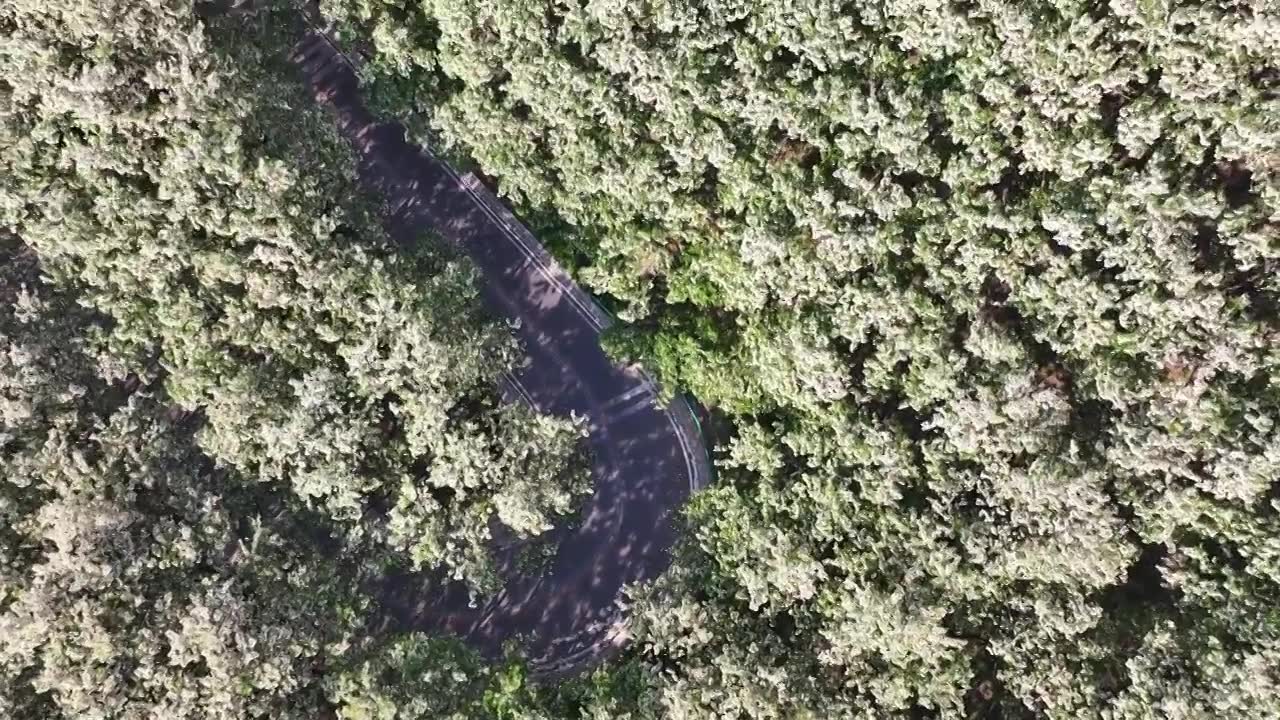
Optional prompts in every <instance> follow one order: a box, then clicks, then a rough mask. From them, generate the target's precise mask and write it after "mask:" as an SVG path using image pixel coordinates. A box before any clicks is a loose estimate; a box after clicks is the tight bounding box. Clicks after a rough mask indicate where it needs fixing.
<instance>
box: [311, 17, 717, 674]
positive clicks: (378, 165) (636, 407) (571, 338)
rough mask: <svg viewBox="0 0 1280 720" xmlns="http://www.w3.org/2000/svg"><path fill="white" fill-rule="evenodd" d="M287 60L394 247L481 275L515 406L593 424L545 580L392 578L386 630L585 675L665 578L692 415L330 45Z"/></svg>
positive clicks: (314, 37)
mask: <svg viewBox="0 0 1280 720" xmlns="http://www.w3.org/2000/svg"><path fill="white" fill-rule="evenodd" d="M293 60H294V62H295V64H296V65H297V66H298V67H299V68H300V69H301V71H302V74H303V76H304V78H305V79H306V81H307V82H308V84H309V86H310V88H311V90H312V93H313V94H314V95H315V97H316V99H317V101H319V102H321V103H322V104H324V105H326V106H328V107H329V108H330V109H331V110H332V112H333V115H334V116H335V118H336V120H337V124H338V127H339V129H340V130H341V132H342V134H343V136H344V137H346V139H347V140H348V141H349V142H350V143H351V146H352V148H353V149H354V151H355V154H356V157H357V160H358V163H359V168H360V176H361V182H362V184H363V185H364V186H365V187H366V188H367V189H368V190H369V191H370V192H372V193H375V194H377V195H379V196H380V197H381V198H382V199H383V200H384V201H385V202H386V205H387V207H388V208H390V212H389V215H388V217H387V220H386V224H387V229H388V231H389V232H390V233H391V234H392V236H393V237H395V238H397V239H398V240H400V241H402V242H413V241H414V240H415V239H416V238H419V237H421V236H422V233H423V231H426V230H430V231H432V232H434V233H435V234H436V235H438V236H441V237H443V238H444V239H445V240H447V241H449V242H452V243H454V244H456V245H457V246H458V247H460V248H462V249H464V250H465V251H466V252H467V254H468V255H469V256H470V257H471V258H472V259H473V260H474V262H475V264H476V265H477V267H478V268H479V270H480V271H481V273H482V276H483V278H484V284H483V292H484V297H485V300H486V302H487V303H489V305H490V306H491V308H492V309H493V310H494V311H495V312H496V313H497V314H498V315H500V316H503V317H506V318H507V319H508V320H509V321H511V323H512V326H513V327H515V328H516V330H515V332H516V333H517V334H518V335H519V338H520V340H521V341H522V343H523V345H524V347H525V349H526V352H527V355H528V363H527V365H526V366H525V367H524V368H522V369H520V370H518V371H517V372H515V373H514V374H513V375H511V376H510V377H509V378H508V382H507V386H508V387H507V390H508V391H509V392H508V395H509V397H510V398H511V399H512V400H513V401H521V402H527V403H529V404H531V405H532V406H533V407H534V408H535V409H536V410H537V411H539V412H544V413H550V414H552V415H558V416H563V417H568V416H570V414H577V415H579V416H586V418H587V419H588V423H589V425H588V427H589V431H590V434H589V436H588V438H587V442H588V443H589V445H590V450H591V456H592V463H593V465H592V477H593V481H594V493H593V495H592V497H591V499H590V501H589V502H588V504H587V506H586V508H585V510H584V511H583V513H582V519H581V522H580V523H579V525H578V526H576V527H574V528H571V529H568V530H565V531H562V533H561V535H562V537H561V538H560V542H559V545H558V548H557V552H556V556H555V558H554V560H553V561H552V564H551V566H550V568H549V570H547V571H546V572H545V573H544V574H541V575H537V576H532V575H530V576H515V577H509V578H508V579H507V582H506V584H505V586H504V588H503V589H502V590H501V591H500V592H499V593H498V594H497V595H496V596H495V597H493V598H492V599H491V600H489V601H488V602H486V603H484V604H482V605H480V606H478V607H470V606H469V602H468V601H469V598H468V594H467V592H466V589H465V588H464V587H462V586H461V585H458V584H454V585H450V586H448V587H444V588H442V587H441V584H440V583H437V582H435V581H434V580H433V579H432V578H431V577H427V576H408V577H398V578H393V579H390V580H388V582H387V585H386V586H385V587H384V589H383V593H382V594H383V603H384V605H385V607H386V609H387V610H388V613H389V617H390V618H391V621H392V622H393V623H394V626H395V629H400V630H423V631H429V632H441V631H447V632H452V633H454V634H456V635H458V636H460V637H462V638H464V639H466V640H467V641H468V642H470V643H471V644H472V645H473V646H475V647H476V648H477V649H479V650H480V651H482V652H484V653H486V654H489V655H497V654H498V653H499V652H500V651H501V646H502V644H503V643H504V642H505V641H507V640H509V639H513V638H519V639H520V640H522V641H523V642H524V647H525V651H526V653H527V655H528V657H529V658H530V661H531V664H532V666H533V667H534V669H535V671H536V672H538V673H540V674H542V675H546V676H555V675H564V674H568V673H570V672H573V671H576V670H578V669H581V668H582V667H585V666H587V665H589V664H591V663H592V662H594V661H596V660H598V659H599V658H600V657H602V656H604V655H606V654H608V653H609V652H611V651H612V650H614V649H615V648H616V647H618V646H619V645H620V644H621V643H622V642H624V641H625V637H626V636H625V630H624V629H623V625H622V623H621V619H622V617H621V611H620V610H619V607H618V600H619V599H620V598H621V593H622V589H623V588H624V586H626V585H628V584H631V583H637V582H643V581H646V580H650V579H653V578H655V577H657V576H658V575H659V574H661V573H662V572H663V571H664V570H666V568H667V566H668V565H669V563H670V557H669V550H670V547H671V543H672V541H673V539H674V527H673V523H672V520H673V514H674V513H675V512H676V511H677V510H678V509H679V508H680V507H681V505H682V504H683V503H684V501H685V500H686V499H687V497H688V495H689V493H690V492H691V490H695V489H697V488H700V487H701V486H703V485H704V484H705V483H706V482H707V481H708V479H709V476H710V472H711V469H710V466H709V463H708V458H707V455H706V453H705V451H704V448H703V445H702V440H701V437H700V436H699V434H698V433H697V430H696V428H695V425H694V423H693V420H692V417H691V416H690V415H689V411H688V407H687V406H685V405H684V404H683V403H681V402H679V401H678V402H677V403H676V404H675V405H674V406H673V407H670V408H661V407H658V406H657V405H656V403H655V398H656V394H655V393H656V388H655V387H654V385H653V382H652V380H651V379H650V378H648V377H647V376H646V375H644V373H643V372H642V371H639V370H638V369H635V368H622V367H618V366H616V365H614V364H613V363H611V362H610V361H609V359H608V358H607V357H606V356H605V354H604V352H603V351H602V350H601V348H600V341H599V340H600V331H601V330H602V329H603V328H604V327H606V326H607V325H608V324H609V322H610V318H609V317H608V316H607V315H606V314H605V313H603V312H602V311H600V310H599V309H598V307H597V306H596V305H595V304H594V303H593V301H592V300H591V298H590V297H589V296H588V295H586V294H585V293H584V292H583V291H582V290H581V288H579V287H578V286H577V285H576V284H575V283H574V282H573V280H572V279H571V278H570V277H569V276H568V275H567V274H566V273H565V272H564V271H563V270H562V269H561V268H560V267H559V266H558V265H556V264H555V262H554V260H553V259H552V258H551V257H550V255H549V254H547V252H546V251H545V250H544V249H543V248H542V246H541V245H540V244H538V242H537V240H536V239H535V238H533V236H532V235H530V234H529V233H528V231H527V230H526V229H525V228H524V227H523V226H522V225H521V224H520V223H519V221H517V220H516V219H515V218H514V217H513V216H512V215H511V214H510V212H509V211H508V210H507V209H506V208H504V207H503V206H502V204H501V203H500V202H499V201H498V200H497V199H496V198H495V197H494V196H493V195H492V194H491V193H490V192H489V191H488V189H487V188H485V187H484V185H483V184H482V183H481V182H480V181H479V180H478V179H477V178H476V177H475V176H474V175H467V176H465V177H459V176H458V174H457V173H456V172H455V171H454V170H453V169H452V168H451V167H449V165H448V164H447V163H445V162H444V161H442V160H440V159H439V158H436V157H435V156H434V155H432V154H431V153H430V152H429V151H427V150H425V149H423V148H421V147H418V146H415V145H412V144H410V143H408V142H407V141H406V139H405V132H404V128H403V127H402V126H401V125H399V124H398V123H395V122H382V121H379V120H378V119H377V118H375V117H373V116H372V115H371V114H370V113H369V111H368V110H367V109H366V108H365V107H364V104H363V101H362V98H361V95H360V90H359V86H358V82H357V79H356V76H355V73H354V72H353V70H352V68H351V66H350V65H349V64H348V62H347V61H346V59H345V58H344V57H343V56H342V55H341V54H340V53H339V52H338V51H337V49H336V48H334V47H333V45H332V44H330V43H329V41H328V39H327V37H326V36H324V35H322V34H319V33H314V32H313V33H310V34H308V36H307V37H306V39H305V40H304V41H303V42H302V43H301V44H300V45H299V46H298V48H297V49H296V51H295V54H294V57H293Z"/></svg>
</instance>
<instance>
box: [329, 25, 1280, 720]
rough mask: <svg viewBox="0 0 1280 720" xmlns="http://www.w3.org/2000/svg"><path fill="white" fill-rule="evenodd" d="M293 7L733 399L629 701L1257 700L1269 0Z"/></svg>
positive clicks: (795, 707) (667, 362)
mask: <svg viewBox="0 0 1280 720" xmlns="http://www.w3.org/2000/svg"><path fill="white" fill-rule="evenodd" d="M321 6H322V9H323V11H324V12H325V13H326V14H327V15H328V16H329V17H330V18H331V19H332V20H334V21H335V22H336V23H337V25H338V27H339V29H340V31H341V33H342V37H344V38H346V39H347V40H349V41H351V42H353V43H357V44H364V45H365V46H367V47H370V48H373V49H374V52H373V54H372V56H371V61H370V68H369V69H368V70H367V72H368V73H369V75H370V76H371V77H376V78H379V79H378V81H377V82H376V83H375V84H374V85H373V86H372V87H373V91H374V92H380V88H383V87H386V86H388V85H390V84H394V83H399V84H400V85H399V87H413V88H415V92H416V93H417V95H416V96H415V97H414V99H413V101H412V102H410V103H406V104H404V105H402V106H401V107H402V111H404V112H408V113H416V114H417V118H416V120H417V122H419V123H422V124H427V125H430V126H431V127H432V128H433V129H434V131H435V133H436V134H437V135H438V136H439V137H440V138H441V140H442V141H443V142H445V143H446V144H448V145H449V146H450V147H451V148H453V149H455V150H457V151H462V152H467V153H469V154H470V155H472V156H473V157H474V158H475V160H476V161H478V162H479V164H480V165H481V166H482V167H483V168H484V170H485V171H486V172H487V173H488V174H490V175H492V176H494V177H497V178H498V179H499V181H500V183H501V186H502V188H503V190H504V192H505V193H506V194H507V195H508V196H509V197H510V198H512V200H513V201H514V202H516V203H517V204H518V205H519V206H521V209H522V210H523V211H524V212H525V213H526V214H542V215H545V214H548V213H555V214H557V215H558V216H559V217H560V218H561V219H562V220H563V221H564V222H565V223H567V224H570V225H572V226H574V227H577V228H579V230H580V232H581V235H582V237H583V238H586V239H590V240H591V242H592V247H591V248H590V250H589V254H590V262H589V263H588V264H587V265H585V266H583V267H581V268H580V270H579V274H580V276H581V277H582V278H583V279H585V280H586V281H588V282H589V283H590V284H591V285H593V286H594V288H595V289H596V290H598V291H599V292H600V293H602V294H606V295H607V296H609V297H610V299H611V302H617V303H618V304H619V306H620V307H621V308H622V309H621V310H620V312H619V315H620V316H622V317H623V318H624V319H628V320H635V321H637V324H636V326H635V327H632V328H623V329H620V330H617V331H616V332H614V333H613V335H612V337H611V338H610V344H611V346H612V348H613V349H614V350H615V351H618V352H619V353H620V354H623V355H626V356H629V357H633V358H639V359H642V360H644V361H646V362H647V363H648V364H649V365H650V366H651V367H652V368H654V369H655V370H657V371H658V372H659V373H660V374H661V375H662V376H663V379H664V380H665V381H666V383H667V384H668V385H672V386H675V385H683V386H685V387H687V388H689V389H690V390H692V391H693V392H694V393H695V394H696V395H698V397H699V398H700V399H701V400H702V401H703V402H704V403H707V404H710V405H713V406H717V407H718V408H720V409H721V410H722V411H724V412H726V413H728V414H729V415H730V416H731V417H732V419H733V421H734V424H735V426H736V437H735V438H734V439H733V440H732V441H731V442H730V443H729V445H728V447H726V448H725V449H724V450H723V458H722V462H723V468H724V472H723V473H722V477H724V478H725V480H726V482H724V483H722V485H721V486H720V487H717V488H715V489H713V490H711V491H710V492H708V493H707V494H706V495H705V496H703V497H701V498H699V499H698V501H697V502H696V503H695V505H694V507H693V508H692V509H691V512H690V515H691V520H692V526H693V530H692V535H691V537H690V538H689V542H688V543H687V544H686V547H685V548H684V550H683V554H682V556H681V558H680V559H679V562H678V567H677V569H676V570H675V572H673V573H672V574H671V576H670V577H668V578H666V579H665V580H664V581H663V583H662V584H661V586H660V587H659V588H657V589H655V590H653V591H651V592H650V593H648V594H645V595H643V596H642V597H641V598H639V600H638V606H637V608H636V623H637V628H636V632H637V634H638V636H639V637H640V639H641V645H642V655H643V657H645V658H647V660H646V662H649V663H650V664H651V666H652V668H653V671H654V672H655V673H656V676H658V677H661V679H662V680H661V682H660V683H659V684H658V685H657V686H656V687H655V688H654V689H653V693H654V697H656V698H657V701H658V702H659V703H660V704H661V708H662V712H663V714H665V715H666V716H668V717H673V718H676V717H679V718H701V717H707V718H710V717H753V718H775V717H776V718H781V717H787V718H794V717H891V716H901V717H918V716H920V714H921V713H934V714H936V715H937V716H941V717H969V716H981V715H990V716H1003V717H1045V718H1049V717H1057V718H1077V717H1100V718H1101V717H1105V718H1146V717H1185V718H1192V717H1209V716H1213V717H1239V718H1255V717H1274V716H1277V715H1280V706H1278V705H1277V698H1280V689H1278V687H1277V686H1278V685H1280V675H1277V671H1276V668H1277V667H1280V624H1278V623H1277V622H1276V617H1277V615H1276V612H1277V606H1276V601H1275V598H1277V597H1280V566H1278V565H1277V558H1278V557H1280V552H1278V551H1277V548H1278V546H1277V545H1276V542H1277V541H1276V538H1277V537H1278V536H1280V532H1278V531H1280V527H1277V523H1278V522H1280V491H1278V490H1277V488H1280V477H1278V475H1280V430H1278V428H1277V423H1278V421H1280V350H1277V348H1280V342H1277V341H1278V340H1280V321H1278V320H1277V307H1278V303H1280V280H1278V278H1280V272H1277V271H1278V270H1280V231H1278V225H1277V222H1278V220H1277V219H1278V217H1280V157H1278V156H1277V154H1276V148H1277V147H1280V97H1278V95H1277V92H1278V90H1280V85H1278V84H1277V83H1278V80H1277V78H1278V77H1280V76H1278V75H1277V68H1278V67H1280V44H1278V43H1280V41H1278V40H1277V38H1280V13H1277V11H1276V8H1275V7H1274V5H1273V4H1267V3H1262V4H1258V3H1243V2H1235V1H1233V0H1208V1H1187V2H1179V1H1173V0H1152V1H1145V0H1144V1H1142V2H1130V1H1127V0H1114V1H1113V2H1110V3H1092V2H1083V0H1037V1H1036V2H1008V1H1006V0H977V1H976V2H918V1H916V0H859V1H857V2H843V1H840V2H838V1H837V0H789V1H787V2H742V1H738V0H708V1H707V2H696V3H695V2H684V1H682V0H659V1H655V2H645V3H635V2H621V1H601V0H591V1H587V0H557V1H556V2H550V1H547V2H526V1H523V0H463V1H459V0H425V1H424V2H421V3H415V4H411V5H403V4H401V3H392V2H384V1H382V0H323V2H322V3H321ZM387 97H391V96H390V95H389V94H388V95H387ZM389 102H395V101H394V99H393V100H391V101H389ZM997 714H998V715H997Z"/></svg>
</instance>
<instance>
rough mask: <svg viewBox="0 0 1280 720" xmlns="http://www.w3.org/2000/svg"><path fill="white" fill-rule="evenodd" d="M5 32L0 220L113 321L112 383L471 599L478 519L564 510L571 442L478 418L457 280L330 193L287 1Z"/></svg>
mask: <svg viewBox="0 0 1280 720" xmlns="http://www.w3.org/2000/svg"><path fill="white" fill-rule="evenodd" d="M0 27H3V33H2V37H3V40H0V64H2V67H3V68H4V71H3V72H4V75H3V84H2V85H0V87H3V92H4V107H5V112H4V126H3V127H4V129H3V131H2V132H3V133H4V134H3V136H0V146H3V150H0V153H2V155H3V168H4V173H3V175H4V179H3V180H0V188H2V189H0V226H4V227H9V228H11V229H12V230H13V232H14V233H16V234H17V235H20V236H21V237H22V238H23V240H24V241H25V242H26V243H28V244H29V245H30V246H31V247H32V248H34V249H35V251H36V252H37V253H38V254H39V256H40V259H41V261H42V262H43V264H44V267H45V270H46V272H48V273H49V274H50V276H52V277H53V278H55V279H56V280H57V281H58V282H60V283H63V284H66V285H69V286H70V285H75V286H77V287H79V288H81V289H82V291H83V296H82V297H83V302H85V303H87V304H88V305H89V306H91V307H92V308H93V309H94V310H95V311H97V312H98V313H99V314H101V315H103V316H105V317H109V318H110V332H109V333H108V336H107V345H108V346H109V348H110V352H111V354H112V356H113V357H114V358H116V360H115V362H116V363H117V365H119V367H116V368H113V369H112V372H114V373H116V374H117V375H119V374H121V373H124V372H134V373H136V374H138V376H139V377H140V378H142V379H143V380H144V381H145V382H148V383H149V382H150V381H151V380H153V379H155V378H159V377H162V378H163V381H164V387H165V391H166V393H167V395H168V397H170V398H171V399H172V400H173V401H175V402H177V403H178V404H180V405H181V406H182V407H184V408H186V409H188V410H192V411H199V412H200V414H201V416H202V417H203V418H204V419H205V421H206V422H204V423H203V425H202V427H201V429H200V431H199V442H200V446H201V447H202V449H203V450H204V451H205V452H206V453H208V454H209V455H210V456H211V457H212V458H214V459H215V460H216V461H217V462H218V463H219V464H220V465H221V466H223V467H226V468H229V469H234V470H235V471H237V472H238V473H240V474H242V475H243V476H245V477H249V478H253V479H256V480H258V481H262V482H267V483H272V484H275V485H280V486H288V487H289V488H291V489H292V491H293V492H294V493H296V494H297V495H298V496H299V497H301V498H304V499H305V500H306V501H307V502H308V503H310V504H311V505H312V506H313V507H316V508H319V509H322V510H323V511H324V512H325V513H326V514H327V515H328V516H330V517H332V518H334V519H335V520H338V521H340V522H341V524H342V527H343V528H344V533H345V535H346V536H347V540H348V541H349V542H351V543H361V544H363V545H364V546H366V547H367V549H368V552H371V553H395V554H396V555H395V557H400V556H403V557H405V558H407V559H408V560H409V561H410V562H411V563H412V564H414V565H415V566H418V567H428V568H436V567H439V568H444V569H446V570H448V571H449V572H450V573H451V574H452V575H453V576H455V577H458V578H462V579H465V580H467V581H468V582H470V583H472V584H473V585H474V586H475V587H476V588H478V589H482V590H487V589H490V588H492V587H493V586H494V584H495V581H496V578H495V576H494V570H493V568H492V563H491V562H490V559H489V555H488V551H487V544H488V541H489V532H490V526H489V521H490V519H491V517H493V516H495V515H496V516H497V517H498V518H499V519H500V520H501V521H503V522H506V523H508V524H510V525H511V526H512V529H513V530H514V531H516V532H517V533H518V534H520V535H522V536H531V535H536V534H538V533H540V532H542V531H543V530H545V529H546V528H548V527H549V526H550V525H551V523H552V521H553V520H554V519H555V518H556V517H558V516H560V515H562V514H564V513H566V512H567V511H569V510H571V509H572V507H573V501H574V499H575V498H576V497H577V496H578V495H579V494H580V493H582V492H583V491H584V490H585V475H584V472H585V470H584V469H583V468H584V466H583V464H582V463H581V462H579V460H578V458H577V454H578V445H577V443H576V441H575V438H576V431H575V430H574V429H572V428H570V427H568V426H567V424H566V423H561V422H558V421H553V420H549V419H546V418H536V417H533V416H532V415H530V414H529V413H527V412H524V411H523V410H520V409H516V408H507V407H503V406H501V405H500V404H499V403H498V400H497V394H496V391H495V389H494V388H495V386H496V381H497V378H498V377H499V375H500V373H501V372H503V371H504V370H505V369H507V368H508V367H509V366H511V365H512V364H513V363H514V361H515V360H516V358H517V356H518V348H517V347H516V345H515V343H514V341H513V340H512V338H511V336H510V334H509V333H508V332H507V331H506V329H505V328H504V327H503V326H502V325H501V323H498V322H496V321H494V320H493V319H492V318H490V317H488V316H487V315H485V314H484V312H483V310H482V309H481V306H480V302H479V298H478V294H477V290H476V287H475V279H474V277H473V275H474V271H473V269H472V268H471V267H470V266H469V265H468V264H467V263H466V262H465V261H464V260H463V259H461V258H459V257H456V256H455V255H454V254H453V253H451V252H450V251H449V250H448V249H447V248H445V247H443V246H442V245H440V244H439V243H432V242H430V241H428V240H424V242H423V243H422V247H420V248H416V249H414V251H413V252H400V251H398V249H397V248H394V247H392V246H390V244H389V241H388V240H387V239H386V237H385V236H384V235H382V234H381V231H380V229H379V228H378V225H377V222H376V218H375V217H374V216H373V215H372V213H371V212H370V209H369V208H368V207H366V206H364V205H363V204H361V203H360V202H357V201H348V200H346V198H353V197H357V196H358V193H357V192H356V190H355V185H354V170H353V167H352V162H351V160H350V158H349V156H348V155H347V154H346V151H345V149H344V147H343V144H342V142H341V140H340V139H339V138H338V137H337V136H336V134H335V133H334V131H333V130H332V128H331V123H330V121H329V120H328V119H327V118H325V117H323V116H322V115H320V114H319V112H318V111H317V110H314V109H313V106H312V103H311V102H310V100H309V99H308V98H306V97H305V95H304V94H303V92H302V88H301V85H300V84H299V83H297V82H296V81H295V80H294V79H293V78H291V77H290V76H289V75H288V74H287V73H289V72H291V71H290V70H289V69H288V68H286V67H285V62H286V48H287V41H288V38H289V37H291V36H292V34H293V31H294V29H295V27H296V19H295V18H294V16H293V14H292V12H291V11H290V10H288V8H287V7H285V6H284V5H281V7H280V8H274V7H268V8H265V9H262V10H260V11H258V12H256V13H249V14H247V15H246V14H237V15H234V16H223V17H216V18H213V19H210V20H208V21H207V24H206V22H202V21H200V20H198V19H197V16H196V14H195V12H194V10H193V6H192V4H191V2H190V0H149V1H148V2H139V3H126V4H124V5H121V4H120V3H116V2H87V3H86V2H79V1H77V2H52V3H50V2H43V1H42V2H18V3H6V4H5V5H4V6H3V7H2V8H0Z"/></svg>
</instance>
